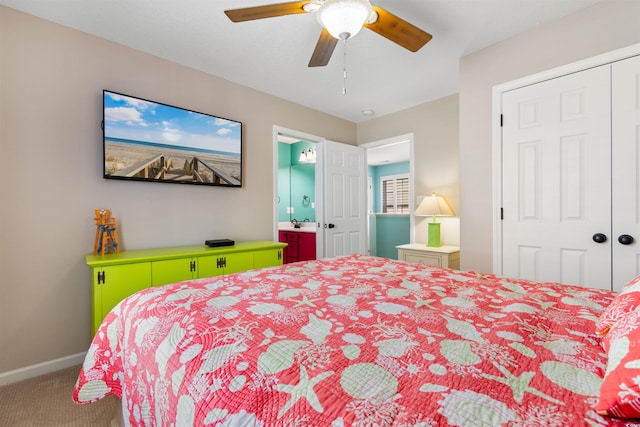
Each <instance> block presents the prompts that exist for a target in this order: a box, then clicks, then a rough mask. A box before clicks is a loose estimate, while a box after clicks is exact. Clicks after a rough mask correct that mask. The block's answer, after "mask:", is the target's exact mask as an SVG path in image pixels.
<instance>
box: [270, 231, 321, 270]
mask: <svg viewBox="0 0 640 427" xmlns="http://www.w3.org/2000/svg"><path fill="white" fill-rule="evenodd" d="M278 240H279V241H281V242H283V243H287V247H286V248H284V263H285V264H287V263H290V262H296V261H309V260H312V259H316V233H308V232H304V231H285V230H280V231H279V232H278Z"/></svg>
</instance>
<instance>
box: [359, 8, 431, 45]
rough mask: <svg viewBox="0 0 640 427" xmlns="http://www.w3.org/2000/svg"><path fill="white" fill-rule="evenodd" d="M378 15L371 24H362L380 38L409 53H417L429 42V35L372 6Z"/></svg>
mask: <svg viewBox="0 0 640 427" xmlns="http://www.w3.org/2000/svg"><path fill="white" fill-rule="evenodd" d="M372 9H373V10H374V11H375V12H376V13H377V14H378V19H377V20H376V22H374V23H372V24H364V26H365V27H367V28H368V29H370V30H372V31H375V32H376V33H378V34H380V35H381V36H382V37H386V38H388V39H389V40H391V41H392V42H394V43H397V44H399V45H400V46H402V47H404V48H405V49H409V50H410V51H411V52H417V51H418V50H419V49H420V48H421V47H422V46H424V45H425V44H426V43H427V42H428V41H429V40H431V38H432V36H431V34H429V33H427V32H426V31H423V30H421V29H420V28H418V27H416V26H415V25H412V24H410V23H408V22H407V21H405V20H404V19H402V18H399V17H397V16H395V15H394V14H392V13H390V12H387V11H386V10H384V9H382V8H381V7H378V6H372Z"/></svg>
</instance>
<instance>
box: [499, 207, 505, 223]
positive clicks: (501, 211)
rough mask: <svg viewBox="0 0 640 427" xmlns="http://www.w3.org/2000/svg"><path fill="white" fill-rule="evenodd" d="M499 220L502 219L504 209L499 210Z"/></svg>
mask: <svg viewBox="0 0 640 427" xmlns="http://www.w3.org/2000/svg"><path fill="white" fill-rule="evenodd" d="M500 219H501V220H503V219H504V208H500Z"/></svg>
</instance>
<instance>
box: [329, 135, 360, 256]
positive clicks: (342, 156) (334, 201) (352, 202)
mask: <svg viewBox="0 0 640 427" xmlns="http://www.w3.org/2000/svg"><path fill="white" fill-rule="evenodd" d="M322 144H323V145H324V150H323V151H324V152H323V156H322V163H323V166H322V169H323V175H324V179H323V183H324V185H323V187H324V188H323V191H324V197H323V201H324V209H323V211H324V221H323V222H324V224H323V230H322V231H323V232H324V233H323V234H324V256H325V257H331V256H339V255H348V254H365V253H366V250H367V248H366V227H367V221H366V212H367V208H366V194H365V191H366V185H365V183H366V179H367V174H366V164H365V155H364V149H363V148H361V147H357V146H354V145H347V144H340V143H337V142H332V141H325V142H323V143H322Z"/></svg>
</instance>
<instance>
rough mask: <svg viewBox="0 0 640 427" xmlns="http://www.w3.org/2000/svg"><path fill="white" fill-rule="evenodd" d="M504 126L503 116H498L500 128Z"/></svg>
mask: <svg viewBox="0 0 640 427" xmlns="http://www.w3.org/2000/svg"><path fill="white" fill-rule="evenodd" d="M503 125H504V116H503V115H502V114H500V127H502V126H503Z"/></svg>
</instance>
